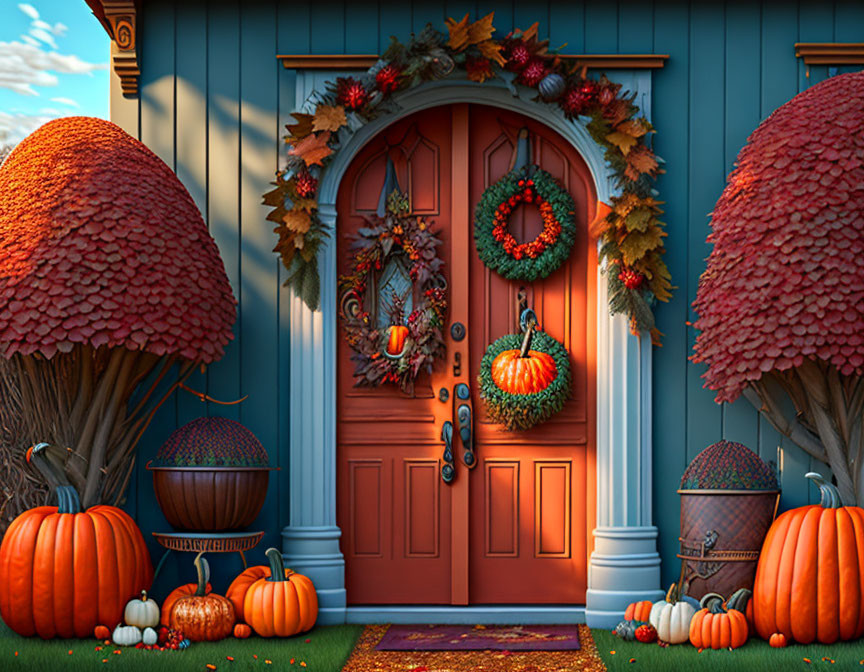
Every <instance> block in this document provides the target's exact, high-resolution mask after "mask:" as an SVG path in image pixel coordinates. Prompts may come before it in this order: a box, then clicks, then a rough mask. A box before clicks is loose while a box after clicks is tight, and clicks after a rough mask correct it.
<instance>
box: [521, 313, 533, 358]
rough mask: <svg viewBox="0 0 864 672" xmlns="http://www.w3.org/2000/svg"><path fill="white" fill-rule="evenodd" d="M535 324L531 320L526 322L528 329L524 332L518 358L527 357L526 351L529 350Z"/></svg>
mask: <svg viewBox="0 0 864 672" xmlns="http://www.w3.org/2000/svg"><path fill="white" fill-rule="evenodd" d="M535 326H536V322H534V320H531V321H530V322H528V328H527V329H526V330H525V338H523V339H522V348H521V349H520V350H519V357H522V358H525V357H527V356H528V350H530V349H531V339H532V338H534V327H535Z"/></svg>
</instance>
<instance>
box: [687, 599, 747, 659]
mask: <svg viewBox="0 0 864 672" xmlns="http://www.w3.org/2000/svg"><path fill="white" fill-rule="evenodd" d="M749 599H750V591H749V590H747V589H746V588H742V589H740V590H738V591H736V592H735V594H734V595H733V596H732V597H730V598H729V602H728V603H727V604H726V608H724V606H723V597H722V596H721V595H718V594H717V593H708V594H707V595H705V596H704V597H703V598H702V600H701V601H700V602H699V605H700V606H701V607H702V609H700V610H699V611H697V612H696V614H695V615H694V616H693V618H692V619H691V621H690V643H691V644H692V645H693V646H695V647H696V648H697V649H737V648H738V647H739V646H742V645H743V644H745V643H746V642H747V638H748V637H749V634H750V633H749V628H748V625H747V617H746V616H745V615H744V611H745V610H746V608H747V605H746V602H747V601H748V600H749Z"/></svg>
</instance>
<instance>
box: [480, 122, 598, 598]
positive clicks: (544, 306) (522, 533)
mask: <svg viewBox="0 0 864 672" xmlns="http://www.w3.org/2000/svg"><path fill="white" fill-rule="evenodd" d="M522 127H527V128H528V130H529V133H530V137H531V156H530V161H531V162H532V163H537V164H538V165H540V166H541V167H542V168H543V169H544V170H545V171H547V172H548V173H550V174H551V175H552V176H553V177H555V178H556V179H558V180H559V181H560V182H561V184H562V185H564V186H565V187H566V188H567V189H568V191H569V192H570V194H571V195H572V196H573V200H574V202H575V204H576V211H575V213H574V215H575V219H576V224H577V228H578V230H579V235H578V237H577V241H576V243H575V245H574V248H573V251H572V253H571V255H570V257H569V259H568V260H567V261H566V262H565V263H564V264H562V266H561V267H560V268H559V269H558V270H557V271H555V272H554V273H552V274H551V275H550V276H549V277H548V278H546V279H544V280H538V281H536V282H533V283H526V282H520V281H510V280H506V279H504V278H502V277H500V276H499V275H497V274H496V273H493V272H492V271H490V270H489V269H488V268H486V267H485V266H484V265H483V263H482V262H481V261H480V260H479V257H478V256H477V252H476V248H475V247H474V246H473V245H472V251H471V259H470V263H471V286H470V292H471V296H470V304H471V315H472V319H473V323H472V324H473V325H474V326H473V328H474V332H475V333H474V334H473V336H474V338H472V339H471V343H470V349H471V372H472V380H476V377H477V374H478V373H479V364H480V360H481V359H482V357H483V353H484V352H485V350H486V348H487V347H488V345H489V344H490V343H491V342H492V341H494V340H495V339H497V338H499V337H500V336H502V335H504V334H506V333H512V332H514V331H515V330H516V329H517V324H518V318H519V315H518V314H517V297H518V293H519V290H520V288H522V287H524V288H525V290H526V293H527V297H528V304H529V306H530V307H532V308H534V310H535V312H536V313H537V316H538V318H539V320H540V323H541V325H542V327H543V329H544V330H545V331H546V332H547V333H549V334H550V335H551V336H553V337H555V338H557V339H558V340H560V341H561V342H562V343H563V344H564V345H565V347H566V348H567V350H568V352H569V353H570V365H571V370H572V372H573V381H572V389H571V397H570V399H569V400H568V401H567V402H566V404H565V406H564V409H563V410H562V411H561V412H560V413H559V414H557V415H556V416H554V417H553V418H552V419H550V420H549V421H548V422H546V423H544V424H543V425H541V426H537V427H534V428H532V429H531V430H529V431H526V432H507V431H504V430H503V429H502V428H501V427H500V426H498V425H496V424H493V423H492V422H491V421H490V420H489V418H488V416H487V415H486V414H485V413H484V412H483V408H482V404H480V403H477V404H475V408H476V409H478V410H477V419H478V421H477V422H476V423H475V430H476V437H477V442H478V446H477V455H478V458H479V460H480V464H479V467H478V471H480V472H482V474H483V476H482V477H477V476H475V477H472V484H471V495H470V496H471V505H470V507H471V520H472V522H473V523H475V524H479V525H482V526H483V528H484V529H483V531H482V534H481V533H478V532H479V531H476V532H474V531H472V534H471V542H470V543H471V549H472V550H471V574H470V576H471V601H472V602H480V603H482V602H487V603H488V602H493V603H494V602H498V603H501V602H504V603H506V602H517V603H518V602H538V603H541V602H559V603H561V602H570V603H580V602H584V599H585V589H586V585H587V556H588V530H587V522H586V513H587V512H589V511H593V507H591V506H589V504H588V502H587V501H586V497H587V496H588V492H589V490H590V488H589V487H588V480H589V474H588V470H587V465H588V461H589V460H588V453H589V451H590V450H592V449H593V448H592V446H591V441H592V439H593V427H592V420H593V418H592V415H591V414H592V413H593V405H592V398H593V390H592V389H591V387H592V386H593V371H592V368H591V356H590V355H589V330H593V320H591V319H590V315H589V312H588V310H589V303H590V292H591V291H592V288H593V279H592V278H591V277H590V276H591V274H592V273H593V268H594V267H593V266H591V265H590V263H591V252H590V251H591V249H592V245H593V243H591V242H590V241H589V238H588V235H587V226H588V222H589V215H590V214H592V213H593V212H594V210H595V203H596V201H595V196H594V193H593V188H592V186H591V185H592V182H591V177H590V172H589V170H588V167H587V165H586V164H585V162H584V161H583V159H582V158H581V156H579V154H578V153H577V152H576V151H574V150H573V149H572V148H571V147H570V146H569V145H568V144H567V143H566V142H564V141H563V140H562V139H561V138H560V137H558V136H557V135H556V134H555V133H554V132H552V131H550V130H549V129H548V128H546V127H544V126H542V125H540V124H538V123H536V122H534V121H533V120H531V119H528V118H526V117H523V116H520V115H516V114H511V113H508V112H504V111H501V110H496V109H492V108H486V107H480V106H472V117H471V138H470V144H471V157H472V158H471V183H470V201H471V204H472V207H473V206H474V205H475V204H476V203H477V202H478V201H479V200H480V196H481V194H482V193H483V191H484V190H485V189H486V188H487V187H488V186H490V185H491V184H493V183H494V182H496V181H497V180H499V179H500V178H501V177H503V176H504V175H505V174H506V173H507V172H508V171H509V170H510V167H511V165H512V160H513V159H514V156H513V153H514V148H515V143H516V136H517V134H518V131H519V129H520V128H522ZM509 228H510V231H511V232H512V233H513V235H514V236H515V237H516V238H517V240H520V241H524V240H528V239H532V238H534V237H535V236H536V235H537V234H538V233H539V231H540V230H541V229H542V222H541V220H540V216H539V212H538V210H537V208H536V207H535V206H533V205H529V206H527V207H525V206H523V207H521V208H518V209H517V210H516V211H514V213H513V215H512V216H511V218H510V223H509ZM511 512H512V513H511ZM511 515H513V516H515V517H516V519H517V522H515V523H511ZM514 525H515V527H516V528H517V529H518V530H519V534H518V543H513V541H512V535H511V533H510V531H511V530H512V529H513V526H514ZM513 576H518V577H519V578H518V579H517V580H512V579H511V577H513Z"/></svg>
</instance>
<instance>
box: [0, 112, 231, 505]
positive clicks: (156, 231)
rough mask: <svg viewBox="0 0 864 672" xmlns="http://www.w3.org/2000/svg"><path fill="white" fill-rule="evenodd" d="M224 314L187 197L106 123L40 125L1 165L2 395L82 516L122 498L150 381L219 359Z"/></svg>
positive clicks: (207, 239) (220, 289) (223, 282)
mask: <svg viewBox="0 0 864 672" xmlns="http://www.w3.org/2000/svg"><path fill="white" fill-rule="evenodd" d="M235 306H236V301H235V299H234V296H233V294H232V291H231V286H230V284H229V282H228V278H227V276H226V274H225V268H224V265H223V263H222V259H221V257H220V256H219V250H218V248H217V246H216V243H215V241H214V240H213V238H212V237H211V236H210V234H209V232H208V231H207V227H206V225H205V224H204V221H203V219H202V218H201V214H200V213H199V212H198V209H197V208H196V207H195V204H194V202H193V201H192V198H191V197H190V196H189V193H188V192H187V191H186V189H185V188H184V186H183V185H182V184H181V182H180V180H178V179H177V177H176V176H175V175H174V173H173V172H172V171H171V169H170V168H169V167H168V166H167V165H165V163H164V162H162V161H161V160H160V159H159V158H158V157H157V156H156V155H155V154H153V152H151V151H150V150H149V149H147V147H145V146H144V145H143V144H142V143H141V142H139V141H138V140H136V139H135V138H133V137H131V136H130V135H128V134H127V133H126V132H125V131H123V130H122V129H121V128H120V127H119V126H117V125H115V124H113V123H111V122H109V121H105V120H102V119H94V118H89V117H68V118H64V119H58V120H55V121H51V122H49V123H47V124H45V125H44V126H42V127H41V128H39V129H37V130H36V131H35V132H34V133H33V134H31V135H30V136H29V137H27V138H26V139H25V140H24V141H23V142H21V144H19V145H18V146H17V147H16V148H15V149H14V150H13V151H12V153H11V154H10V155H9V156H8V157H7V159H6V160H5V162H4V163H3V165H2V167H0V355H2V360H0V361H2V366H3V373H4V374H11V375H12V377H13V379H14V380H15V381H16V383H17V385H16V386H15V387H17V392H15V391H13V390H10V389H6V390H5V391H6V396H10V395H11V396H13V397H14V396H15V394H17V395H19V396H20V403H18V404H17V405H15V408H14V412H16V413H24V414H25V415H30V414H33V418H32V420H33V422H31V423H28V424H30V425H32V431H33V432H38V433H39V434H40V435H39V436H34V437H32V438H30V437H27V438H29V439H30V440H31V441H36V440H39V441H49V442H51V443H52V444H54V445H58V446H65V447H66V449H67V451H68V457H67V460H66V471H67V473H68V475H69V478H70V480H71V481H72V482H73V484H74V485H75V486H76V487H77V488H78V489H79V492H80V494H81V498H82V500H83V503H84V504H85V506H89V505H92V504H94V503H96V502H97V501H99V500H103V501H104V500H105V499H107V498H108V495H112V496H113V497H114V498H119V497H120V496H121V495H122V491H123V490H124V489H125V487H124V486H125V482H124V481H125V480H126V477H127V474H128V471H129V469H130V468H131V455H132V451H133V449H134V446H135V444H136V443H137V440H138V438H139V437H140V435H141V433H142V432H143V429H144V428H145V427H146V425H147V423H148V422H149V419H150V418H151V417H152V412H153V411H155V408H154V406H158V403H159V401H160V399H159V398H158V397H160V396H161V397H165V396H166V395H164V394H162V395H160V394H157V388H158V386H159V383H160V382H161V381H162V379H163V378H164V377H165V375H166V374H167V373H168V372H169V371H170V370H171V368H172V366H173V364H175V363H178V364H180V368H179V371H178V374H179V375H177V374H175V375H176V377H177V382H181V381H182V380H183V379H185V378H186V377H187V376H188V375H189V374H190V373H191V371H192V370H193V369H194V367H195V366H197V365H199V364H209V363H211V362H214V361H216V360H218V359H219V358H220V357H221V356H222V355H223V353H224V348H225V346H226V344H227V343H228V341H229V340H230V339H231V338H232V332H231V328H232V325H233V323H234V321H235V318H236V308H235ZM151 374H155V375H151ZM148 377H149V378H150V382H151V385H150V387H149V389H147V391H146V392H143V393H142V394H139V395H138V397H140V398H134V399H133V393H134V392H135V388H136V387H137V386H138V384H139V383H141V382H142V381H144V380H145V379H147V378H148ZM154 379H155V380H154ZM49 383H50V384H49ZM175 384H176V383H175ZM173 389H174V388H173V386H172V387H170V388H169V391H168V394H170V392H171V391H173ZM3 401H8V400H5V399H4V400H3ZM131 401H134V403H132V404H130V402H131ZM154 402H155V403H154ZM6 406H7V408H6V409H4V412H13V411H12V410H10V409H9V408H8V404H6ZM56 406H59V408H55V407H56ZM127 406H128V408H127ZM145 411H146V412H145ZM25 440H26V439H25ZM16 448H19V449H20V447H16ZM102 476H104V478H102Z"/></svg>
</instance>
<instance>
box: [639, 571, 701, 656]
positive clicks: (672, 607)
mask: <svg viewBox="0 0 864 672" xmlns="http://www.w3.org/2000/svg"><path fill="white" fill-rule="evenodd" d="M695 613H696V609H694V608H693V605H692V604H690V603H689V602H685V601H684V600H679V599H678V585H677V584H674V583H673V584H672V587H671V588H670V589H669V592H668V593H666V599H664V600H660V601H659V602H655V603H654V604H653V606H652V607H651V613H650V614H649V615H648V622H649V623H650V624H651V625H653V626H654V629H655V630H656V631H657V638H658V639H659V640H661V641H663V642H668V643H669V644H683V643H684V642H686V641H687V640H689V639H690V621H691V619H692V618H693V615H694V614H695Z"/></svg>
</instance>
